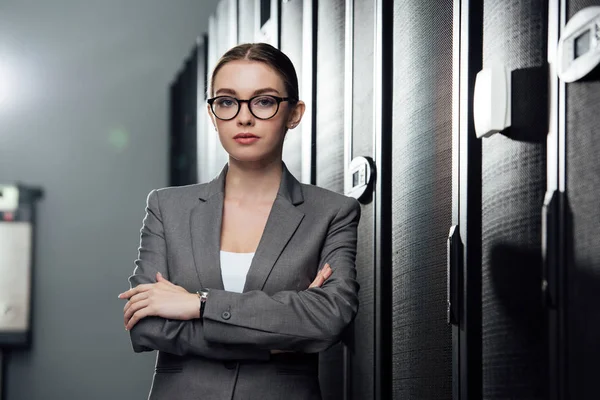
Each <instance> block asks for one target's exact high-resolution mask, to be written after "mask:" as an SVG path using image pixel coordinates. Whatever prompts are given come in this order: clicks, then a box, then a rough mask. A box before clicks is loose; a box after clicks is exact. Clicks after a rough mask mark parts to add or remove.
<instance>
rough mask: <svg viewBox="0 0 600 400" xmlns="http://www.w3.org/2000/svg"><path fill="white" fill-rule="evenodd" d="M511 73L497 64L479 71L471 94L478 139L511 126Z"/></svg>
mask: <svg viewBox="0 0 600 400" xmlns="http://www.w3.org/2000/svg"><path fill="white" fill-rule="evenodd" d="M510 96H511V71H510V70H508V69H507V68H506V67H505V66H504V65H502V64H497V65H494V66H492V67H490V68H484V69H483V70H481V71H479V73H478V74H477V77H476V80H475V90H474V94H473V118H474V119H475V120H474V122H475V132H476V134H477V137H478V138H483V137H490V136H491V135H493V134H494V133H498V132H502V131H503V130H505V129H506V128H508V127H510V124H511V112H512V110H511V108H512V107H511V97H510Z"/></svg>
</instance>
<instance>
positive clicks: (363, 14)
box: [349, 1, 389, 400]
mask: <svg viewBox="0 0 600 400" xmlns="http://www.w3.org/2000/svg"><path fill="white" fill-rule="evenodd" d="M374 12H375V1H355V2H354V12H353V15H354V40H353V48H354V49H353V52H354V57H353V68H354V72H353V83H352V92H353V93H352V99H353V100H352V142H353V145H352V147H353V151H352V153H353V154H352V158H354V157H357V156H365V157H372V156H373V135H374V132H373V129H374V125H373V79H374V76H373V69H374V54H373V49H374V47H373V44H374V41H375V26H374V23H375V15H374ZM373 219H374V203H372V202H371V203H369V204H366V205H364V206H363V207H362V214H361V221H360V225H359V227H358V237H359V242H358V252H357V256H356V267H357V270H358V281H359V283H360V292H359V299H360V310H359V312H358V315H357V316H356V319H355V321H354V329H353V334H354V340H353V346H352V348H351V351H350V354H351V358H350V359H351V365H352V367H351V369H350V371H351V374H350V376H349V379H350V381H351V383H350V389H351V396H350V398H351V399H357V400H358V399H365V400H366V399H372V398H374V393H375V390H374V385H375V376H374V372H375V371H374V368H373V367H374V365H375V335H374V333H375V270H374V251H375V249H374V244H375V243H374V237H373V233H374V232H373V227H374V221H373ZM388 300H389V299H388Z"/></svg>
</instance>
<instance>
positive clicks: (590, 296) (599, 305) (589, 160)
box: [566, 0, 600, 400]
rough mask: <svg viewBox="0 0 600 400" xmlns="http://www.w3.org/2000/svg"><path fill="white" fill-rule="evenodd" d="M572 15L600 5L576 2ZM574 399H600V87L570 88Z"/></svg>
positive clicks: (568, 134)
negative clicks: (599, 382)
mask: <svg viewBox="0 0 600 400" xmlns="http://www.w3.org/2000/svg"><path fill="white" fill-rule="evenodd" d="M567 3H568V8H567V15H568V18H571V17H572V16H573V14H575V13H576V12H577V11H579V10H581V9H582V8H584V7H587V6H591V5H595V6H597V5H598V1H592V0H573V1H570V2H567ZM566 110H567V111H566V113H567V115H566V124H567V126H566V140H567V144H566V146H567V195H568V198H569V203H570V207H571V225H572V231H571V232H569V235H568V236H569V237H570V241H571V245H570V248H569V251H568V263H567V281H568V290H569V294H568V300H567V301H568V310H567V313H568V315H567V321H568V326H567V330H568V333H567V337H568V346H567V348H568V349H569V359H568V374H569V389H570V390H569V392H570V395H569V396H568V398H569V399H577V400H580V399H581V400H587V399H597V398H598V375H599V373H600V366H599V365H600V340H599V338H600V200H599V198H600V163H599V162H598V160H600V156H599V154H600V140H599V136H598V135H599V132H600V112H599V110H600V82H598V80H597V79H595V80H593V81H588V82H575V83H570V84H567V98H566Z"/></svg>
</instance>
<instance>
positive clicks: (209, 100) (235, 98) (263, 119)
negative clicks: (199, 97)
mask: <svg viewBox="0 0 600 400" xmlns="http://www.w3.org/2000/svg"><path fill="white" fill-rule="evenodd" d="M267 96H268V97H271V98H273V99H275V101H277V110H275V113H273V115H271V116H270V117H269V118H260V117H257V116H256V114H254V113H253V112H252V107H250V102H251V101H252V100H254V99H256V98H257V97H267ZM222 97H229V98H230V99H234V100H235V101H237V103H238V109H237V112H236V113H235V115H234V116H233V117H231V118H227V119H225V118H220V117H219V116H217V114H216V113H215V110H214V108H213V104H214V102H215V100H216V99H219V98H222ZM294 100H295V99H293V98H292V97H279V96H273V95H272V94H258V95H256V96H252V97H250V98H249V99H247V100H240V99H238V98H237V97H233V96H227V95H224V96H216V97H213V98H212V99H208V100H206V102H207V103H208V104H209V105H210V110H211V111H212V113H213V115H214V116H215V117H216V118H218V119H220V120H221V121H231V120H232V119H234V118H235V117H237V116H238V114H239V113H240V110H241V109H242V103H248V111H250V114H252V115H253V116H254V118H257V119H260V120H262V121H266V120H269V119H271V118H273V117H274V116H276V115H277V113H278V112H279V106H280V105H281V103H282V102H284V101H287V102H290V103H291V102H292V101H294Z"/></svg>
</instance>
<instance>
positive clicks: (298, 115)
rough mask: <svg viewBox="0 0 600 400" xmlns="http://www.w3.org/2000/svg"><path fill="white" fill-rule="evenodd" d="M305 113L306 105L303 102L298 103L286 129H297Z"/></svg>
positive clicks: (291, 113)
mask: <svg viewBox="0 0 600 400" xmlns="http://www.w3.org/2000/svg"><path fill="white" fill-rule="evenodd" d="M304 111H306V104H304V102H303V101H302V100H299V101H298V103H296V105H295V106H294V109H293V110H292V111H291V112H290V116H289V117H288V122H287V124H286V128H287V129H294V128H295V127H297V126H298V124H299V123H300V121H301V120H302V116H303V115H304Z"/></svg>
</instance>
